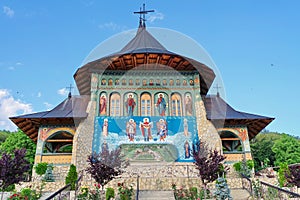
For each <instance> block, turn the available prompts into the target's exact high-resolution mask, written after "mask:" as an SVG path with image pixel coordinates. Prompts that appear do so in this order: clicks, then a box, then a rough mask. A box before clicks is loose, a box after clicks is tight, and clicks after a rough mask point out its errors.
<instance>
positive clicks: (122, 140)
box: [93, 116, 199, 162]
mask: <svg viewBox="0 0 300 200" xmlns="http://www.w3.org/2000/svg"><path fill="white" fill-rule="evenodd" d="M144 118H148V119H149V122H152V128H151V133H152V137H153V139H152V140H150V141H144V137H143V136H142V132H141V129H140V127H139V126H140V122H143V119H144ZM104 119H107V120H108V133H107V136H105V135H103V130H102V127H103V123H104ZM130 119H133V120H134V121H135V122H136V135H135V137H134V141H133V142H132V141H129V138H128V136H127V133H126V123H127V122H128V121H129V120H130ZM160 119H164V120H165V121H166V122H167V129H168V133H167V136H166V138H165V141H160V136H159V135H158V134H157V132H158V131H157V122H158V121H159V120H160ZM184 119H186V121H187V125H188V135H187V136H186V135H185V134H184ZM94 130H95V132H94V138H93V152H97V153H99V152H101V149H102V148H103V146H104V145H105V147H106V148H108V149H109V150H112V149H115V148H117V147H118V146H120V145H122V144H149V145H151V144H171V145H174V146H175V147H176V148H177V150H178V158H177V160H176V161H178V162H191V161H193V158H192V156H191V155H190V157H188V158H187V157H186V154H185V144H186V142H188V144H189V147H190V150H192V145H195V144H197V143H198V142H199V138H198V134H197V133H198V131H197V125H196V118H195V117H188V116H186V117H171V116H165V117H160V116H152V117H147V116H132V117H106V116H100V117H95V129H94Z"/></svg>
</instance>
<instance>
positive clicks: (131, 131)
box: [126, 119, 136, 142]
mask: <svg viewBox="0 0 300 200" xmlns="http://www.w3.org/2000/svg"><path fill="white" fill-rule="evenodd" d="M126 133H127V136H128V139H129V141H130V142H133V141H134V136H135V135H136V123H135V121H134V119H129V121H128V122H127V123H126Z"/></svg>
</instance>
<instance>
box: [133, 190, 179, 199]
mask: <svg viewBox="0 0 300 200" xmlns="http://www.w3.org/2000/svg"><path fill="white" fill-rule="evenodd" d="M138 199H139V200H158V199H159V200H173V199H174V200H175V198H174V193H173V191H157V190H141V191H140V192H139V198H138Z"/></svg>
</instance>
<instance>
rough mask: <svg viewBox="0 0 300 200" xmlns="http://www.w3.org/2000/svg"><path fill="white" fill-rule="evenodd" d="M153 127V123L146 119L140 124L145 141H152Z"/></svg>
mask: <svg viewBox="0 0 300 200" xmlns="http://www.w3.org/2000/svg"><path fill="white" fill-rule="evenodd" d="M152 127H153V123H152V122H150V121H149V118H144V119H143V122H140V129H141V132H142V136H143V137H144V141H149V140H152V133H151V128H152Z"/></svg>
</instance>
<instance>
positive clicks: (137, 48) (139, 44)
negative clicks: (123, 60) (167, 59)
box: [116, 27, 172, 54]
mask: <svg viewBox="0 0 300 200" xmlns="http://www.w3.org/2000/svg"><path fill="white" fill-rule="evenodd" d="M131 53H171V54H172V52H170V51H168V50H167V49H166V48H165V47H164V46H163V45H162V44H160V42H159V41H157V40H156V39H155V38H154V37H153V36H152V35H151V34H150V33H149V32H148V31H147V30H146V28H144V27H140V28H139V29H138V31H137V34H136V35H135V37H134V38H133V39H132V40H131V41H130V42H129V43H128V44H127V45H126V46H125V47H123V49H122V50H121V51H119V52H117V53H116V54H131Z"/></svg>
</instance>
